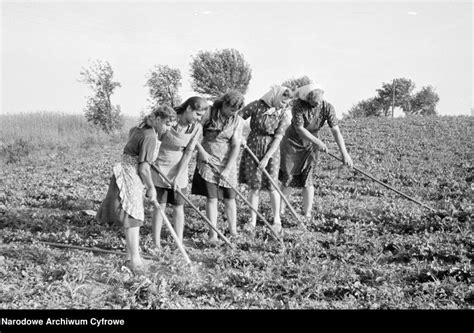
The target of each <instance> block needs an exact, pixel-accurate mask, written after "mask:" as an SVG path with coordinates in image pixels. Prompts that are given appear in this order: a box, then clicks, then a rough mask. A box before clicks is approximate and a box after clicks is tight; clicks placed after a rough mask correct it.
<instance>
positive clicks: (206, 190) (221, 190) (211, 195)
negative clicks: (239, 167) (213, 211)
mask: <svg viewBox="0 0 474 333" xmlns="http://www.w3.org/2000/svg"><path fill="white" fill-rule="evenodd" d="M191 194H197V195H202V196H205V197H207V198H208V199H215V198H217V199H219V200H222V199H235V195H236V194H235V191H234V190H233V189H232V188H230V187H222V186H219V185H217V184H214V183H210V182H208V181H206V180H205V179H204V178H202V176H201V175H200V174H199V171H198V169H197V168H196V170H195V171H194V176H193V183H192V187H191Z"/></svg>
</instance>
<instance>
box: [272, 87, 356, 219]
mask: <svg viewBox="0 0 474 333" xmlns="http://www.w3.org/2000/svg"><path fill="white" fill-rule="evenodd" d="M323 95H324V90H323V89H322V87H321V86H319V85H316V84H309V85H306V86H303V87H301V88H299V89H297V90H296V91H295V97H296V99H295V100H294V102H293V106H292V109H291V112H292V120H291V125H290V126H289V127H288V129H287V130H286V132H285V136H284V137H283V139H282V142H281V147H280V155H281V162H280V173H279V177H278V178H279V179H280V181H281V182H282V184H281V185H282V192H283V194H284V195H285V196H287V195H288V194H289V193H290V191H291V189H290V187H293V188H302V189H303V206H304V215H305V217H306V218H308V219H310V218H311V211H312V207H313V197H314V188H313V167H314V166H315V164H316V161H317V158H318V150H319V151H324V152H327V150H328V148H327V147H326V145H325V144H324V143H323V142H322V141H321V140H320V139H319V138H318V134H319V130H320V129H321V127H323V126H324V124H325V123H326V122H327V123H328V125H329V127H330V128H331V132H332V135H333V136H334V139H335V141H336V143H337V145H338V147H339V150H340V151H341V154H342V159H343V161H344V164H346V165H348V166H349V167H352V166H353V163H352V159H351V157H350V156H349V154H348V153H347V150H346V146H345V144H344V139H343V137H342V134H341V132H340V130H339V126H338V124H337V118H336V112H335V110H334V107H333V106H332V105H331V104H330V103H328V102H327V101H325V100H324V99H323ZM285 208H286V205H285V203H284V202H283V201H282V202H281V212H282V213H283V212H284V211H285Z"/></svg>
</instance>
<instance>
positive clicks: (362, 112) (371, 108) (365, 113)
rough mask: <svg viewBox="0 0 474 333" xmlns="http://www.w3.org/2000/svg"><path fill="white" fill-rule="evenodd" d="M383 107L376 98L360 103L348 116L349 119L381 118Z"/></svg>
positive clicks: (353, 107)
mask: <svg viewBox="0 0 474 333" xmlns="http://www.w3.org/2000/svg"><path fill="white" fill-rule="evenodd" d="M382 111H383V110H382V106H381V105H380V104H379V102H378V100H377V98H376V97H374V98H369V99H367V100H363V101H360V102H359V103H357V104H356V105H354V106H352V108H351V109H350V110H349V112H348V114H347V115H346V117H347V118H363V117H379V116H381V115H382Z"/></svg>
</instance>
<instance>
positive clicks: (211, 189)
mask: <svg viewBox="0 0 474 333" xmlns="http://www.w3.org/2000/svg"><path fill="white" fill-rule="evenodd" d="M243 104H244V97H243V96H242V94H241V93H240V92H239V91H237V90H231V91H229V92H227V93H226V94H225V95H224V96H222V98H220V99H218V100H216V101H215V102H214V104H213V105H212V107H211V109H210V110H209V112H208V113H206V114H205V115H204V116H203V118H202V120H201V123H202V125H203V139H202V142H201V143H200V144H198V145H197V148H198V151H199V154H198V161H197V164H196V171H195V172H194V177H193V185H192V189H191V193H192V194H198V195H203V196H205V197H206V198H207V201H206V213H207V217H208V218H209V220H210V221H211V223H212V224H213V225H214V226H217V200H218V199H224V208H225V209H224V212H225V214H226V217H227V221H228V223H229V229H230V234H231V235H237V225H236V222H237V208H236V204H235V192H234V190H233V189H232V188H231V187H230V185H229V184H227V182H226V181H225V180H224V179H227V180H228V181H229V182H230V183H231V184H232V186H237V156H238V155H239V152H240V144H241V140H242V123H243V120H242V118H241V117H240V116H239V115H238V111H239V110H240V109H241V108H242V106H243ZM207 163H211V164H212V165H214V166H215V167H216V168H217V170H219V171H220V172H215V171H214V170H213V169H212V168H211V167H210V166H209V165H208V164H207ZM221 176H222V177H221ZM209 240H210V241H211V242H212V243H215V242H217V233H216V232H215V231H214V230H211V231H210V233H209Z"/></svg>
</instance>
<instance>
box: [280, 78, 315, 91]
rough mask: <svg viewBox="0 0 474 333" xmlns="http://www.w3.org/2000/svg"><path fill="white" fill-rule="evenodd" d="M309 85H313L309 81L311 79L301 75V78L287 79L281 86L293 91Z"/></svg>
mask: <svg viewBox="0 0 474 333" xmlns="http://www.w3.org/2000/svg"><path fill="white" fill-rule="evenodd" d="M310 83H313V81H311V79H310V78H309V77H307V76H306V75H303V76H301V77H298V78H296V79H295V78H291V79H288V80H286V81H284V82H283V83H282V84H281V85H282V86H284V87H288V88H290V89H291V90H295V89H296V88H299V87H302V86H305V85H307V84H310Z"/></svg>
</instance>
